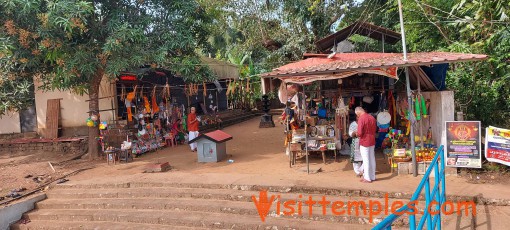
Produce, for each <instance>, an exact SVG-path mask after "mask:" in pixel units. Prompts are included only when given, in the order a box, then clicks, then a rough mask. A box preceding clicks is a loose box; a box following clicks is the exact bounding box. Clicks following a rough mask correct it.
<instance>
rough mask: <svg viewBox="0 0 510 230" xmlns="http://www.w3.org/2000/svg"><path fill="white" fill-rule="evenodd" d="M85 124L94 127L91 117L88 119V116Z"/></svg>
mask: <svg viewBox="0 0 510 230" xmlns="http://www.w3.org/2000/svg"><path fill="white" fill-rule="evenodd" d="M87 126H88V127H94V121H93V120H92V119H90V117H89V118H87Z"/></svg>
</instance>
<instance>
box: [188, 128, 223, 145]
mask: <svg viewBox="0 0 510 230" xmlns="http://www.w3.org/2000/svg"><path fill="white" fill-rule="evenodd" d="M200 138H206V139H208V140H211V141H214V142H216V143H222V142H225V141H228V140H232V136H231V135H230V134H228V133H225V132H223V131H221V130H216V131H212V132H209V133H205V134H202V135H200V136H198V137H197V138H195V139H193V140H191V141H189V143H193V142H195V141H197V140H199V139H200Z"/></svg>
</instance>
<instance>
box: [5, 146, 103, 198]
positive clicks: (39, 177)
mask: <svg viewBox="0 0 510 230" xmlns="http://www.w3.org/2000/svg"><path fill="white" fill-rule="evenodd" d="M74 157H76V156H73V155H69V154H62V153H56V152H37V153H26V152H14V153H9V154H5V155H0V200H5V199H7V200H8V199H10V198H11V197H6V196H7V195H9V194H10V193H11V192H12V191H13V190H17V191H21V192H18V193H19V194H23V193H25V192H28V191H31V190H33V189H35V188H37V187H40V186H42V185H44V184H45V183H46V182H50V181H52V180H55V179H57V178H60V177H62V176H64V175H66V174H68V173H70V172H73V171H75V170H77V169H81V168H84V167H87V166H89V165H95V164H96V163H94V162H89V161H86V160H70V159H72V158H74ZM50 163H51V165H50ZM52 167H53V168H52ZM53 169H55V170H53Z"/></svg>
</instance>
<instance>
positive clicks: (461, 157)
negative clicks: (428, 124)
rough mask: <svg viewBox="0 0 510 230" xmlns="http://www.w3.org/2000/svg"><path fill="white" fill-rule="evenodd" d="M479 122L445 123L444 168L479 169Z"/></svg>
mask: <svg viewBox="0 0 510 230" xmlns="http://www.w3.org/2000/svg"><path fill="white" fill-rule="evenodd" d="M480 134H481V130H480V122H479V121H447V122H446V149H445V158H446V166H449V167H465V168H481V167H482V155H481V154H482V153H481V144H482V143H481V138H480V136H481V135H480Z"/></svg>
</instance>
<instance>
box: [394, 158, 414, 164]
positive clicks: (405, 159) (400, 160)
mask: <svg viewBox="0 0 510 230" xmlns="http://www.w3.org/2000/svg"><path fill="white" fill-rule="evenodd" d="M411 160H412V158H411V157H393V162H395V163H398V162H409V161H411Z"/></svg>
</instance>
